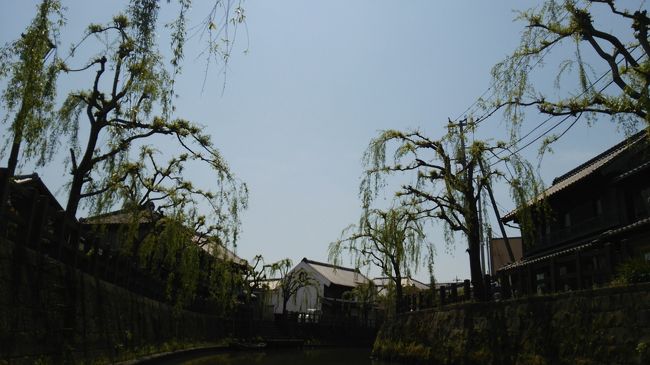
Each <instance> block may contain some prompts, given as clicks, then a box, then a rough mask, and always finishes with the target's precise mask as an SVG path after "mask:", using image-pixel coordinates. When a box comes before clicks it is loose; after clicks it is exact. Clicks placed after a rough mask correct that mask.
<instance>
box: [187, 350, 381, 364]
mask: <svg viewBox="0 0 650 365" xmlns="http://www.w3.org/2000/svg"><path fill="white" fill-rule="evenodd" d="M181 364H185V365H389V363H386V362H379V361H375V360H370V349H359V348H316V349H291V350H268V351H263V352H262V351H260V352H243V351H242V352H227V353H222V354H217V355H210V356H206V357H201V358H197V359H193V360H189V361H186V362H182V363H181Z"/></svg>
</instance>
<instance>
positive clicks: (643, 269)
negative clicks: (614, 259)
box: [616, 258, 650, 284]
mask: <svg viewBox="0 0 650 365" xmlns="http://www.w3.org/2000/svg"><path fill="white" fill-rule="evenodd" d="M616 279H617V280H616V281H617V282H620V283H623V284H634V283H644V282H648V281H650V261H646V260H644V259H643V258H637V259H633V260H630V261H627V262H625V263H623V264H621V265H620V266H619V267H618V275H617V278H616Z"/></svg>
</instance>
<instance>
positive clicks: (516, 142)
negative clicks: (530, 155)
mask: <svg viewBox="0 0 650 365" xmlns="http://www.w3.org/2000/svg"><path fill="white" fill-rule="evenodd" d="M636 48H638V45H637V46H634V47H632V48H631V49H630V52H634V50H636ZM644 55H645V52H644V53H642V54H641V55H640V56H639V57H638V58H637V59H636V60H637V61H639V60H640V59H641V58H642V57H643V56H644ZM622 61H623V59H620V60H618V61H617V62H616V64H617V65H618V64H620V63H621V62H622ZM610 73H611V70H608V71H607V72H605V73H603V74H602V75H601V76H600V77H599V78H598V79H596V80H595V81H594V82H590V83H589V87H587V88H585V90H583V91H582V92H581V93H580V94H578V95H577V96H576V97H575V98H580V97H581V96H583V95H584V94H586V93H587V92H588V91H589V90H591V89H593V88H594V87H595V85H596V84H597V83H598V82H600V81H601V80H602V79H603V78H605V76H607V75H609V74H610ZM613 83H614V80H613V79H612V80H610V81H609V82H608V83H607V84H606V85H604V86H603V87H602V88H600V90H599V91H598V93H602V92H603V91H605V89H607V88H608V87H609V86H610V85H611V84H613ZM571 116H572V114H567V115H566V116H565V117H564V118H563V119H562V120H560V121H559V122H558V123H556V124H555V125H554V126H553V127H551V128H549V129H548V130H546V131H545V132H544V133H542V134H541V135H539V136H537V137H536V138H535V139H533V140H532V141H530V142H528V143H526V144H525V145H524V146H523V147H521V148H518V149H517V150H516V151H514V152H511V153H510V154H509V155H508V156H507V157H510V156H512V155H514V154H516V153H519V152H521V151H522V150H523V149H525V148H527V147H529V146H530V145H532V144H533V143H535V142H537V141H538V140H539V139H541V138H542V137H544V136H545V135H547V134H548V133H550V132H551V131H553V130H554V129H555V128H557V127H558V126H559V125H560V124H562V123H563V122H564V121H566V120H567V119H569V117H571ZM581 116H582V113H580V114H579V115H578V116H577V117H576V120H574V121H573V123H571V125H569V127H568V128H567V129H565V130H564V131H563V132H562V133H561V134H560V135H559V136H558V137H557V138H556V140H557V139H560V138H561V137H562V136H564V135H565V134H566V133H567V132H568V131H569V129H571V128H572V127H573V126H574V125H575V124H576V123H577V121H578V120H579V119H580V117H581ZM555 117H557V115H551V116H549V117H548V118H546V119H545V120H544V121H543V122H542V123H540V124H538V125H537V126H536V127H535V128H533V129H532V130H530V131H529V132H528V133H526V134H525V135H524V136H522V137H521V138H519V139H517V141H515V142H512V143H510V145H509V147H508V148H511V147H514V146H516V145H517V144H519V143H520V142H521V141H523V140H524V139H526V138H527V137H528V136H530V135H531V134H532V133H533V132H535V131H536V130H538V129H539V128H541V127H542V126H543V125H544V124H546V123H547V122H549V121H550V120H551V119H553V118H555ZM504 151H505V150H504ZM500 154H501V153H496V154H495V155H494V156H493V157H492V158H497V159H498V158H499V155H500ZM492 158H490V159H492ZM499 161H500V159H499V160H497V161H495V162H493V163H491V164H490V167H492V166H494V165H496V164H497V163H499Z"/></svg>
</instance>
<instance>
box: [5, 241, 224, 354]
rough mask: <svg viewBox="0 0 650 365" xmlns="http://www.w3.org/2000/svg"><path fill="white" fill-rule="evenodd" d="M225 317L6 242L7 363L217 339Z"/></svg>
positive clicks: (157, 348) (132, 351)
mask: <svg viewBox="0 0 650 365" xmlns="http://www.w3.org/2000/svg"><path fill="white" fill-rule="evenodd" d="M225 323H227V322H225V321H223V320H221V319H220V318H217V317H215V316H210V315H203V314H198V313H193V312H188V311H178V310H175V309H174V308H172V307H171V306H168V305H166V304H163V303H160V302H156V301H154V300H151V299H148V298H145V297H143V296H139V295H137V294H134V293H133V292H131V291H129V290H126V289H124V288H121V287H118V286H115V285H112V284H109V283H106V282H104V281H101V280H98V279H97V278H95V277H93V276H91V275H87V274H85V273H82V272H80V271H78V270H75V269H74V268H70V267H67V266H64V265H62V264H60V263H59V262H58V261H55V260H52V259H49V258H47V257H43V256H41V255H39V254H37V253H35V252H33V251H32V250H30V249H27V248H25V247H22V246H16V245H14V244H12V243H10V242H6V241H2V242H0V344H1V345H0V364H2V363H3V361H4V362H5V363H11V364H21V363H24V364H33V363H41V364H54V363H88V364H93V363H107V362H115V361H117V360H122V359H125V358H127V357H130V356H136V355H141V354H146V353H151V352H158V351H164V350H166V349H169V348H170V347H177V348H181V347H185V346H188V345H190V344H197V343H204V342H206V341H214V340H216V339H218V338H221V337H223V336H225V334H226V333H227V330H226V328H225Z"/></svg>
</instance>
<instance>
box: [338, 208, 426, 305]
mask: <svg viewBox="0 0 650 365" xmlns="http://www.w3.org/2000/svg"><path fill="white" fill-rule="evenodd" d="M424 244H425V234H424V230H423V227H422V223H421V222H420V220H419V217H418V212H416V211H414V210H412V209H410V208H409V207H408V206H405V205H404V206H398V207H394V208H391V209H388V210H386V211H383V210H379V209H368V210H367V211H365V212H364V214H363V215H362V216H361V219H360V220H359V223H358V224H357V225H351V226H349V227H347V228H346V229H344V230H343V232H342V233H341V238H340V239H339V240H337V241H335V242H332V243H331V244H330V247H329V260H330V261H331V262H333V263H334V264H336V265H339V264H340V263H341V260H342V256H343V254H344V253H346V254H349V255H351V257H352V258H353V259H354V261H355V266H356V267H362V266H366V264H368V263H372V264H374V265H376V266H377V267H378V268H379V269H380V270H381V273H382V275H384V276H386V277H388V278H389V280H390V281H391V283H392V287H393V288H394V289H395V293H394V294H395V295H394V300H395V310H396V312H397V313H401V312H402V302H403V290H402V289H403V287H402V279H404V278H408V277H410V275H411V273H412V272H416V271H417V268H418V266H419V264H420V256H421V251H422V248H423V247H422V246H423V245H424Z"/></svg>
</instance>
